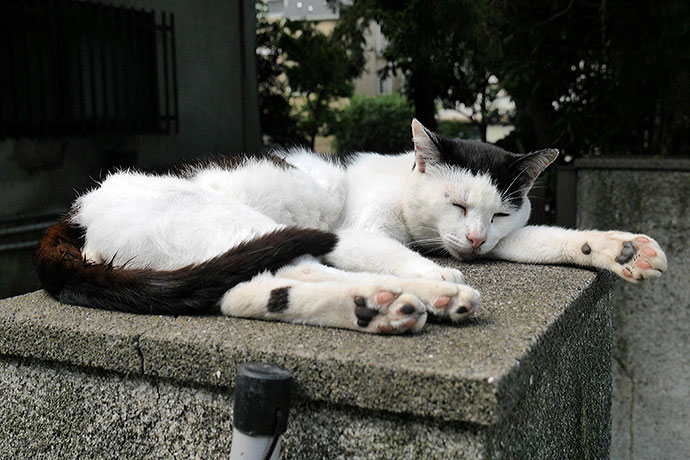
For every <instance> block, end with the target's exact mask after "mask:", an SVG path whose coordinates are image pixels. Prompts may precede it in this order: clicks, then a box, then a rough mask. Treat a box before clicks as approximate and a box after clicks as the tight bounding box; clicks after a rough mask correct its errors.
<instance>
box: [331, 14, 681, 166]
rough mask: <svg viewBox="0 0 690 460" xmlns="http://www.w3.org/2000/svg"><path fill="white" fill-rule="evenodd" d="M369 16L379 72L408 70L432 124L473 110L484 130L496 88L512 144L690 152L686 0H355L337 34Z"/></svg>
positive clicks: (362, 24)
mask: <svg viewBox="0 0 690 460" xmlns="http://www.w3.org/2000/svg"><path fill="white" fill-rule="evenodd" d="M330 1H331V2H335V3H337V0H330ZM451 18H452V20H450V19H451ZM370 20H375V21H377V22H378V23H379V24H380V25H381V30H382V33H383V35H384V36H386V38H387V39H388V40H389V44H388V46H387V47H386V49H385V50H384V56H385V57H386V59H387V60H388V63H389V64H388V67H387V68H386V69H384V72H392V71H401V72H403V73H404V74H405V76H406V82H407V87H406V94H407V95H408V97H409V99H410V100H411V101H412V102H413V103H414V106H415V114H416V116H417V117H418V118H419V119H420V120H421V121H422V122H423V123H425V124H427V125H429V127H434V126H435V120H434V112H435V104H436V103H437V101H441V102H442V103H443V105H444V106H446V107H454V106H457V105H458V104H460V103H462V104H463V105H465V106H466V107H473V108H474V110H475V113H476V114H477V115H478V116H476V117H474V116H473V118H474V119H475V120H481V122H478V124H479V125H480V126H479V128H480V133H481V132H483V130H484V129H485V125H486V123H491V122H495V121H496V120H497V116H498V114H497V113H496V112H495V111H494V110H493V109H492V106H491V101H492V99H493V98H494V97H495V96H496V91H498V90H499V89H501V88H503V89H505V90H506V91H507V93H508V94H509V95H510V97H511V98H512V100H513V101H514V102H515V104H516V113H515V114H514V118H513V123H514V124H515V126H516V130H515V131H514V132H513V133H511V135H510V136H509V138H508V139H506V140H504V141H503V142H502V144H503V145H504V146H505V147H507V148H510V149H513V150H517V151H519V150H522V149H523V148H527V149H530V150H531V149H537V148H545V147H554V146H555V147H559V148H561V149H563V150H564V151H565V152H566V153H568V154H571V155H582V154H588V153H598V152H603V153H607V154H612V153H620V154H627V153H636V154H647V155H680V154H688V153H690V114H689V111H688V106H690V70H689V69H690V52H688V46H687V44H688V43H690V2H688V1H687V0H665V1H663V2H642V1H634V2H629V1H624V0H606V1H601V2H586V1H573V0H555V1H546V0H537V1H534V0H510V1H508V0H409V1H406V2H399V1H394V0H355V2H354V3H353V5H352V6H351V7H349V8H347V7H343V9H342V15H341V24H339V25H338V29H339V30H341V33H344V34H349V35H351V36H353V37H354V36H357V35H360V36H361V35H362V34H363V33H364V30H365V28H366V27H367V25H368V24H369V21H370ZM491 75H495V76H496V77H498V82H499V86H495V85H491V84H490V83H489V77H490V76H491ZM479 115H480V116H479ZM482 125H484V126H482Z"/></svg>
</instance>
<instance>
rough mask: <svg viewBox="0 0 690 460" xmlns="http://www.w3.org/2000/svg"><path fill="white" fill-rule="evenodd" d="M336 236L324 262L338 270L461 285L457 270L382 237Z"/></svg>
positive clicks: (341, 233) (366, 234) (355, 232)
mask: <svg viewBox="0 0 690 460" xmlns="http://www.w3.org/2000/svg"><path fill="white" fill-rule="evenodd" d="M336 233H337V234H338V244H337V245H336V247H335V249H334V250H333V251H331V252H330V253H329V254H327V255H326V256H325V257H324V260H325V261H326V262H327V263H328V264H330V265H333V266H335V267H338V268H340V269H343V270H347V271H353V272H372V273H386V274H390V275H395V276H400V277H403V278H425V279H433V280H442V281H449V282H452V283H459V284H464V282H465V279H464V277H463V275H462V272H460V270H457V269H455V268H450V267H442V266H440V265H438V264H436V263H434V262H432V261H431V260H429V259H427V258H425V257H423V256H422V255H420V254H419V253H417V252H415V251H413V250H411V249H409V248H408V247H406V246H405V245H404V244H402V243H400V242H399V241H396V240H394V239H392V238H389V237H387V236H385V235H380V234H377V233H371V232H365V231H361V230H341V231H338V232H336Z"/></svg>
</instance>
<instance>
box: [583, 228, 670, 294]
mask: <svg viewBox="0 0 690 460" xmlns="http://www.w3.org/2000/svg"><path fill="white" fill-rule="evenodd" d="M581 251H582V253H583V254H585V255H590V254H591V256H592V257H594V258H601V259H602V260H601V262H602V263H601V266H602V267H603V268H608V269H610V270H611V271H613V272H614V273H616V274H617V275H618V276H620V277H621V278H623V279H624V280H626V281H629V282H631V283H637V282H640V281H643V280H645V279H652V278H658V277H660V276H661V274H662V272H663V271H664V270H666V267H667V262H666V254H664V251H663V250H662V249H661V247H659V244H658V243H657V242H656V241H654V240H653V239H652V238H650V237H648V236H646V235H635V234H632V233H626V232H615V231H614V232H605V233H602V234H600V235H598V237H597V238H594V239H593V241H592V242H590V241H587V242H586V243H585V244H584V245H583V246H582V248H581Z"/></svg>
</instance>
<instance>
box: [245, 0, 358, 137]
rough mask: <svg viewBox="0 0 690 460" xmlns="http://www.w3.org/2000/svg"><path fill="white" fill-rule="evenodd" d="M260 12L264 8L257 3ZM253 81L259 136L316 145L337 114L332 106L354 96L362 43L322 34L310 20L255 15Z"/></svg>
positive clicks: (339, 36)
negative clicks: (256, 95)
mask: <svg viewBox="0 0 690 460" xmlns="http://www.w3.org/2000/svg"><path fill="white" fill-rule="evenodd" d="M257 9H258V11H259V12H262V11H264V10H265V5H264V4H263V3H262V2H258V3H257ZM256 37H257V53H256V55H257V79H258V90H259V111H260V123H261V131H262V134H263V135H264V136H265V137H267V138H268V140H269V142H271V143H275V144H279V145H283V146H291V145H297V144H306V145H309V146H311V147H312V148H313V147H314V139H315V137H316V136H317V135H318V134H325V132H326V131H327V129H328V125H329V124H331V123H332V122H333V120H334V117H335V111H334V110H333V109H332V108H331V106H332V104H333V103H334V102H335V101H337V100H338V99H339V98H346V97H349V96H350V95H352V91H353V88H354V85H353V83H352V80H353V79H354V78H356V77H357V76H359V74H360V73H361V72H362V68H363V67H364V57H363V50H362V47H361V46H360V43H359V42H357V41H352V40H351V39H350V38H348V37H345V36H343V35H338V34H331V35H325V34H324V33H322V32H320V31H318V30H317V29H316V28H315V27H314V24H313V23H311V22H297V21H282V20H268V19H266V18H265V17H263V16H261V15H259V16H258V17H257V28H256Z"/></svg>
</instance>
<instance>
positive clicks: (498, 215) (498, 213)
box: [491, 212, 510, 224]
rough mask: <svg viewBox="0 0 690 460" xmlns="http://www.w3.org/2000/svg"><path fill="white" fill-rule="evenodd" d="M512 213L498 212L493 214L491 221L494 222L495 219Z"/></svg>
mask: <svg viewBox="0 0 690 460" xmlns="http://www.w3.org/2000/svg"><path fill="white" fill-rule="evenodd" d="M509 215H510V214H506V213H505V212H497V213H496V214H494V215H493V216H491V223H492V224H493V222H494V219H495V218H497V217H508V216H509Z"/></svg>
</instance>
